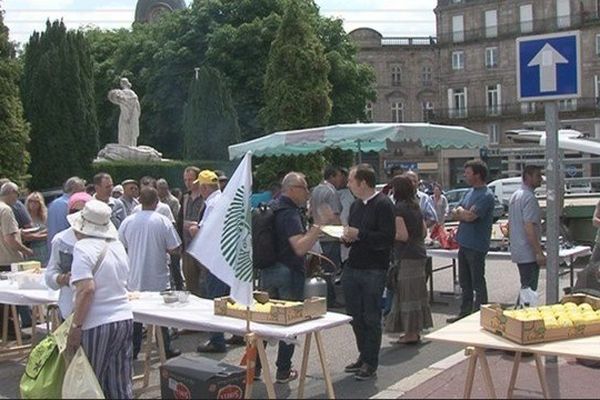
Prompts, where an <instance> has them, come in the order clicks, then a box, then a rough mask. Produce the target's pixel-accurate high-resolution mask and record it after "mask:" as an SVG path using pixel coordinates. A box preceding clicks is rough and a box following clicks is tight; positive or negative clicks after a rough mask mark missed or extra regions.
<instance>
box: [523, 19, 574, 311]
mask: <svg viewBox="0 0 600 400" xmlns="http://www.w3.org/2000/svg"><path fill="white" fill-rule="evenodd" d="M516 52H517V90H518V99H519V101H542V102H544V110H545V120H546V171H545V173H546V187H547V195H546V257H547V262H546V304H553V303H556V302H558V298H559V293H558V291H559V287H558V277H559V274H558V272H559V271H558V268H559V263H560V259H559V257H558V252H559V247H560V241H559V232H560V214H561V206H560V205H561V204H562V200H561V197H562V193H563V191H562V182H561V167H560V165H561V159H560V153H559V150H558V128H559V119H558V100H567V99H574V98H577V97H580V96H581V71H580V70H581V62H580V48H579V31H571V32H560V33H551V34H546V35H535V36H523V37H520V38H517V42H516Z"/></svg>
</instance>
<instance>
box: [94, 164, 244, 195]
mask: <svg viewBox="0 0 600 400" xmlns="http://www.w3.org/2000/svg"><path fill="white" fill-rule="evenodd" d="M190 165H194V166H196V167H198V168H200V169H210V170H215V169H220V170H223V171H225V172H229V171H232V169H233V168H232V163H231V162H227V161H209V160H197V161H162V162H159V163H157V162H154V163H152V162H132V161H117V162H114V161H113V162H99V163H93V164H92V173H90V175H89V178H90V179H91V177H93V176H94V174H97V173H98V172H106V173H108V174H110V176H111V177H112V178H113V181H114V182H115V185H116V184H117V183H119V182H122V181H124V180H125V179H135V180H139V179H140V178H141V177H143V176H152V177H154V178H157V179H158V178H164V179H166V180H167V182H169V186H170V187H171V188H176V187H179V188H182V189H183V190H185V189H184V188H185V186H184V184H183V171H184V170H185V168H186V167H188V166H190Z"/></svg>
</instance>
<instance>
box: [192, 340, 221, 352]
mask: <svg viewBox="0 0 600 400" xmlns="http://www.w3.org/2000/svg"><path fill="white" fill-rule="evenodd" d="M196 351H197V352H198V353H227V348H226V347H220V346H216V345H215V344H214V343H211V342H208V343H204V344H201V345H199V346H198V348H196Z"/></svg>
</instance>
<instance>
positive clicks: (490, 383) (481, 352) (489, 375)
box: [475, 347, 496, 399]
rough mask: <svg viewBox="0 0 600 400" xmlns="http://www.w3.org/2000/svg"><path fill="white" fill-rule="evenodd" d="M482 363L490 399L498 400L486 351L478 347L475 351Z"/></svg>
mask: <svg viewBox="0 0 600 400" xmlns="http://www.w3.org/2000/svg"><path fill="white" fill-rule="evenodd" d="M475 351H476V352H477V354H478V356H479V360H480V361H481V373H482V374H483V380H484V382H485V386H486V389H487V391H488V395H489V396H490V398H492V399H495V398H496V391H495V390H494V382H493V381H492V373H491V372H490V367H489V365H488V362H487V358H486V356H485V349H483V348H480V347H477V348H476V350H475Z"/></svg>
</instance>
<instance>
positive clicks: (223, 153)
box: [183, 66, 240, 160]
mask: <svg viewBox="0 0 600 400" xmlns="http://www.w3.org/2000/svg"><path fill="white" fill-rule="evenodd" d="M183 130H184V134H185V140H184V157H185V158H187V159H192V158H200V159H208V158H212V159H216V160H226V159H227V158H228V153H227V146H229V145H230V144H234V143H238V142H239V141H240V128H239V126H238V123H237V114H236V112H235V109H234V108H233V104H232V101H231V95H230V93H229V90H228V89H227V88H226V87H225V83H224V81H223V77H222V76H221V74H220V73H219V71H217V70H216V69H214V68H210V67H206V66H204V67H202V68H200V69H199V71H198V78H197V79H196V78H194V79H192V83H191V84H190V89H189V97H188V102H187V104H186V105H185V109H184V113H183Z"/></svg>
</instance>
